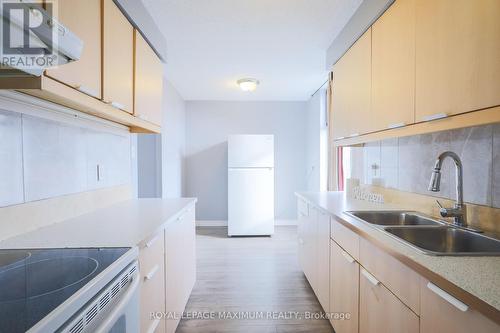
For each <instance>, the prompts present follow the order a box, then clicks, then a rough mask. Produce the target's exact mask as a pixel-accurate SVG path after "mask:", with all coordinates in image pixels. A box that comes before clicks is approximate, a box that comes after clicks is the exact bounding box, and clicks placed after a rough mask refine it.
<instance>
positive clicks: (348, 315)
mask: <svg viewBox="0 0 500 333" xmlns="http://www.w3.org/2000/svg"><path fill="white" fill-rule="evenodd" d="M358 306H359V264H358V263H357V262H356V261H355V260H354V258H353V257H351V256H350V255H349V254H348V253H347V252H345V251H344V250H343V249H342V248H341V247H340V246H339V245H338V244H337V243H335V241H333V240H330V312H331V313H334V314H338V315H334V316H332V318H331V319H330V323H331V324H332V326H333V328H334V329H335V332H336V333H357V332H358Z"/></svg>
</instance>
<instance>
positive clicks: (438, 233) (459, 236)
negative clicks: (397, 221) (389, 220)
mask: <svg viewBox="0 0 500 333" xmlns="http://www.w3.org/2000/svg"><path fill="white" fill-rule="evenodd" d="M384 230H385V231H386V232H388V233H389V234H391V235H393V236H395V237H397V238H399V239H401V240H403V241H405V242H407V243H410V245H413V246H414V247H416V248H418V249H420V250H421V251H423V252H425V253H428V254H433V255H442V256H498V255H500V241H499V240H496V239H493V238H490V237H486V236H482V235H479V234H476V233H473V232H470V231H466V230H462V229H456V228H451V227H404V228H402V227H387V228H385V229H384Z"/></svg>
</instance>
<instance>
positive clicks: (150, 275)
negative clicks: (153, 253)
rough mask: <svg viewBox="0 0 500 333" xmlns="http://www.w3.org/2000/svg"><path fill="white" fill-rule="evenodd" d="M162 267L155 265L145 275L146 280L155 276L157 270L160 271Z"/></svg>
mask: <svg viewBox="0 0 500 333" xmlns="http://www.w3.org/2000/svg"><path fill="white" fill-rule="evenodd" d="M159 268H160V266H158V265H155V267H153V269H152V270H151V271H150V272H149V273H148V274H146V275H145V276H144V281H148V280H151V279H152V278H153V276H155V274H156V272H158V269H159Z"/></svg>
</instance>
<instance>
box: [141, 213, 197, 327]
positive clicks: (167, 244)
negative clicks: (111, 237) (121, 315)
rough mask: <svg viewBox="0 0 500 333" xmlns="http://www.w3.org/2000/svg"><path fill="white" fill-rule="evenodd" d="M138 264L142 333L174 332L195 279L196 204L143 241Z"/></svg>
mask: <svg viewBox="0 0 500 333" xmlns="http://www.w3.org/2000/svg"><path fill="white" fill-rule="evenodd" d="M139 265H140V270H141V279H142V285H141V303H140V326H141V332H144V333H153V332H158V333H160V332H162V333H164V332H175V330H176V328H177V325H178V324H179V319H180V317H181V316H182V313H183V311H184V308H185V307H186V304H187V301H188V299H189V295H190V294H191V291H192V289H193V286H194V283H195V280H196V230H195V215H194V206H193V207H190V208H187V210H185V211H184V212H182V213H181V215H180V216H179V217H178V218H177V219H176V220H175V221H173V222H171V223H169V224H168V226H167V227H166V228H165V229H163V230H161V231H159V232H158V233H156V234H155V235H153V236H151V237H150V238H148V239H147V240H145V241H144V243H143V244H142V246H141V249H140V251H139ZM154 313H161V314H165V315H163V316H158V315H157V316H152V314H154Z"/></svg>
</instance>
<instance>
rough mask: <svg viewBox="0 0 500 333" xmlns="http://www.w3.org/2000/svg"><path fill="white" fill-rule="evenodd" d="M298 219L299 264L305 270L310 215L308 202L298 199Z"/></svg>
mask: <svg viewBox="0 0 500 333" xmlns="http://www.w3.org/2000/svg"><path fill="white" fill-rule="evenodd" d="M297 214H298V217H297V218H298V221H297V236H298V249H297V251H298V255H299V265H300V268H301V269H302V271H303V272H305V270H306V266H307V264H306V258H307V257H306V253H305V249H306V247H305V240H306V238H307V229H306V227H307V218H308V215H309V208H308V205H307V203H305V202H304V201H302V200H301V199H298V209H297Z"/></svg>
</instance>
